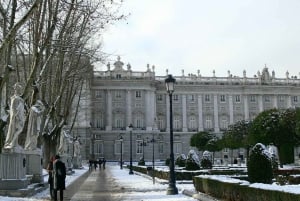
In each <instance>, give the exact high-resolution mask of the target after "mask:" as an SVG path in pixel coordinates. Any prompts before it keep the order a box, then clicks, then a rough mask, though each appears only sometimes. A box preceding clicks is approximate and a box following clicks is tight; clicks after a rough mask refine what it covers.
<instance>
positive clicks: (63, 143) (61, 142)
mask: <svg viewBox="0 0 300 201" xmlns="http://www.w3.org/2000/svg"><path fill="white" fill-rule="evenodd" d="M66 135H67V134H66V127H65V126H63V127H62V129H61V132H60V137H59V146H58V148H57V153H58V154H59V155H63V154H65V148H66V147H67V141H66V137H67V136H66Z"/></svg>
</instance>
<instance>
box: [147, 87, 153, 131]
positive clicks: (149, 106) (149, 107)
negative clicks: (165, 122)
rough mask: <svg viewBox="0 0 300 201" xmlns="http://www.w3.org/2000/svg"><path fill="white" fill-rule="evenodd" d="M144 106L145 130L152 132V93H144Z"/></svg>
mask: <svg viewBox="0 0 300 201" xmlns="http://www.w3.org/2000/svg"><path fill="white" fill-rule="evenodd" d="M145 105H146V107H145V110H146V111H145V113H146V116H145V117H146V130H147V131H152V126H153V123H154V117H155V106H154V105H155V94H154V92H153V91H146V97H145Z"/></svg>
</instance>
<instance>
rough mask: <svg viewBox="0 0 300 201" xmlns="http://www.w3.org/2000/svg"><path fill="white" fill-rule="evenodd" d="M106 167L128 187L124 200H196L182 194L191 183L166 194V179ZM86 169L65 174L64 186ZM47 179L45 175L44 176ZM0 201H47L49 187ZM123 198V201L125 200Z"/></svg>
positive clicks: (192, 187)
mask: <svg viewBox="0 0 300 201" xmlns="http://www.w3.org/2000/svg"><path fill="white" fill-rule="evenodd" d="M107 168H109V169H110V171H111V173H112V175H113V177H114V178H115V180H116V182H117V183H118V185H120V186H122V187H124V188H126V189H130V192H129V193H126V199H125V200H143V201H151V200H155V201H171V200H172V201H196V200H197V199H193V198H192V197H189V196H186V195H184V194H182V191H183V190H184V189H186V190H194V186H193V184H179V183H178V184H177V185H176V186H177V188H178V191H179V194H178V195H166V189H167V187H168V184H167V182H166V181H162V182H163V183H160V182H159V181H158V180H157V181H156V182H155V184H153V181H152V179H151V178H150V177H148V176H145V175H142V174H134V175H129V174H128V169H127V168H123V169H122V170H121V169H120V166H118V165H117V164H109V163H108V164H107ZM86 171H88V167H87V166H84V168H83V169H76V170H75V173H74V174H73V175H67V178H66V186H67V188H68V185H70V184H71V183H72V182H73V181H75V180H76V179H77V178H78V177H79V176H80V175H82V174H84V173H85V172H86ZM45 180H47V177H45ZM0 200H1V201H46V200H47V201H49V200H50V195H49V188H47V189H46V190H44V191H42V192H40V193H38V194H36V195H34V196H32V197H30V198H17V197H4V196H0ZM125 200H124V201H125Z"/></svg>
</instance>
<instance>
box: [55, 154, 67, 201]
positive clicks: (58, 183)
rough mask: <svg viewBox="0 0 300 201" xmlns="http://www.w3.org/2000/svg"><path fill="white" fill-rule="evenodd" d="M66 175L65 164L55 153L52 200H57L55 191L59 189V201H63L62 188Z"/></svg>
mask: <svg viewBox="0 0 300 201" xmlns="http://www.w3.org/2000/svg"><path fill="white" fill-rule="evenodd" d="M66 175H67V174H66V166H65V164H64V162H62V161H61V160H60V156H59V155H56V156H55V161H54V163H53V189H54V201H57V191H59V197H60V201H63V198H64V190H65V189H66Z"/></svg>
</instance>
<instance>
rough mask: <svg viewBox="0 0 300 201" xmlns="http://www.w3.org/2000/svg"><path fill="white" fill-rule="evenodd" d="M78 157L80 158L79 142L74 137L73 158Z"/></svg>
mask: <svg viewBox="0 0 300 201" xmlns="http://www.w3.org/2000/svg"><path fill="white" fill-rule="evenodd" d="M78 156H80V142H79V139H78V137H76V138H75V141H74V157H78Z"/></svg>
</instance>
